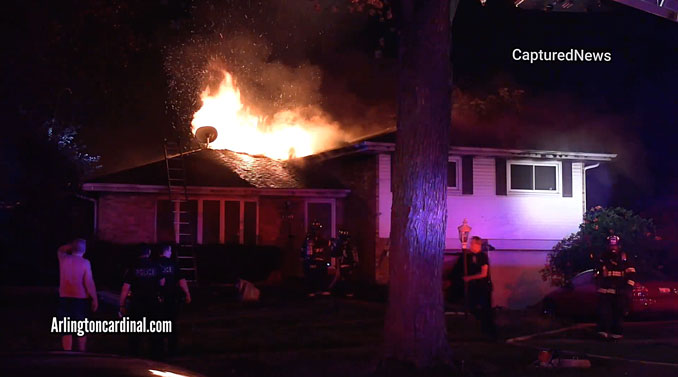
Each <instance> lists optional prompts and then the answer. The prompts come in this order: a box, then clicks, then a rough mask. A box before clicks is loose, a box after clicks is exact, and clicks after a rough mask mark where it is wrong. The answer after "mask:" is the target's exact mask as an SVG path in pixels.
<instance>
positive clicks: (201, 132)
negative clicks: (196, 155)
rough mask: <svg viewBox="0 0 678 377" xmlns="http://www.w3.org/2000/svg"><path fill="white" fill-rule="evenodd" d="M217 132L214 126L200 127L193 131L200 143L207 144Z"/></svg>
mask: <svg viewBox="0 0 678 377" xmlns="http://www.w3.org/2000/svg"><path fill="white" fill-rule="evenodd" d="M218 135H219V133H218V132H217V129H216V128H214V127H209V126H207V127H200V128H198V130H197V131H195V138H196V139H197V140H198V141H199V142H200V143H202V144H209V143H211V142H213V141H214V140H216V139H217V136H218Z"/></svg>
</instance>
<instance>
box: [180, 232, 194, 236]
mask: <svg viewBox="0 0 678 377" xmlns="http://www.w3.org/2000/svg"><path fill="white" fill-rule="evenodd" d="M192 235H193V234H191V233H179V236H192Z"/></svg>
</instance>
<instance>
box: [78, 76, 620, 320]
mask: <svg viewBox="0 0 678 377" xmlns="http://www.w3.org/2000/svg"><path fill="white" fill-rule="evenodd" d="M297 115H298V114H292V113H285V114H278V116H274V117H273V118H274V119H272V120H270V119H269V120H268V122H267V121H266V120H265V119H263V118H261V117H257V116H255V115H253V114H252V113H251V112H249V110H248V109H246V108H244V107H243V105H242V103H241V102H240V98H239V92H238V90H237V88H236V87H235V85H234V83H233V82H232V79H231V78H230V76H229V75H228V74H226V78H225V81H224V82H223V83H222V85H221V87H220V89H219V91H218V92H216V93H210V92H209V91H206V92H205V93H203V107H202V108H201V109H200V110H199V111H198V112H197V113H196V114H195V116H194V121H193V131H194V133H197V135H198V136H199V138H200V139H202V141H204V142H212V143H211V144H210V146H209V148H203V149H199V150H195V151H191V152H188V153H184V154H179V155H170V156H167V158H166V159H165V160H159V161H156V162H152V163H149V164H145V165H142V166H138V167H134V168H131V169H127V170H124V171H120V172H117V173H113V174H109V175H106V176H103V177H99V178H97V179H94V180H92V181H90V182H88V183H86V184H84V186H83V189H84V190H85V191H88V192H90V193H91V194H94V195H96V197H97V211H96V212H97V218H98V221H97V224H96V234H97V236H98V238H99V239H102V240H106V241H112V242H118V243H139V242H147V243H155V242H176V243H187V242H188V243H195V244H198V245H200V244H202V245H206V244H242V245H274V246H277V247H279V248H280V249H282V250H284V253H285V257H284V260H285V261H286V262H284V263H283V264H284V265H285V267H283V268H284V269H286V271H285V272H286V273H288V274H295V273H298V272H299V270H300V266H299V250H300V247H301V244H302V242H303V239H304V236H305V234H306V232H307V231H308V230H309V226H310V224H311V223H312V222H313V221H314V220H318V221H320V222H321V223H322V224H323V225H324V228H323V229H324V231H325V232H326V234H325V236H326V237H335V236H336V234H337V231H338V229H342V228H343V229H346V230H348V231H349V232H350V233H351V234H352V237H353V239H354V241H355V242H356V243H357V246H358V250H359V254H360V267H359V275H360V276H361V277H362V279H364V280H366V281H370V282H376V283H380V284H385V283H387V282H388V248H389V237H390V234H389V233H390V228H391V219H390V216H391V201H392V194H391V172H392V163H391V161H392V155H393V152H394V150H395V133H394V132H393V131H392V130H391V131H386V132H382V133H379V134H376V135H373V136H370V137H366V138H362V139H359V140H354V141H352V142H344V143H343V145H341V146H335V147H331V148H327V145H328V144H327V143H326V142H324V141H325V140H326V139H327V138H330V137H331V136H332V135H333V132H334V128H333V127H334V126H332V125H331V124H327V123H323V122H317V123H313V122H310V123H309V122H304V121H300V120H299V119H300V118H299V117H298V116H297ZM316 120H317V119H316ZM264 124H265V125H266V127H262V125H264ZM204 127H213V128H204ZM201 128H202V131H200V132H198V130H200V129H201ZM205 130H208V131H209V132H205ZM340 141H341V140H340ZM454 142H455V143H454V144H455V145H454V146H451V147H450V152H449V163H448V189H447V194H448V220H447V236H446V249H447V250H446V258H447V259H449V262H452V261H453V260H454V258H456V256H455V254H457V253H458V252H459V249H460V245H459V241H458V232H457V226H459V224H461V223H462V221H463V220H464V219H467V220H468V223H469V224H470V225H471V227H472V232H471V233H472V235H478V236H481V237H482V238H485V239H488V241H489V243H490V244H491V245H492V246H493V247H494V248H495V250H493V251H491V252H490V259H491V265H492V277H493V281H494V286H495V292H494V295H495V297H494V301H495V303H496V304H497V305H500V306H507V307H523V306H526V305H530V304H534V303H536V302H537V301H538V300H539V299H540V298H541V297H542V296H543V295H544V294H545V293H546V292H547V291H548V290H549V286H548V285H547V283H544V282H542V280H541V276H540V274H539V270H540V269H541V268H542V267H543V266H544V264H545V263H546V258H547V253H548V251H549V250H550V249H551V248H552V247H553V246H554V245H555V244H556V243H557V242H558V241H559V240H561V239H562V238H563V237H565V236H568V235H569V234H571V233H573V232H576V231H577V229H578V226H579V224H580V222H581V220H582V215H583V213H584V211H585V210H586V208H587V205H586V172H587V171H588V170H590V169H592V168H594V167H596V166H598V164H600V163H601V162H605V161H611V160H612V159H614V158H615V157H616V155H614V154H607V153H582V152H571V151H553V150H536V149H506V148H489V147H488V146H487V145H475V144H474V143H466V142H465V141H464V139H463V138H462V137H460V135H458V134H456V135H455V139H454ZM474 142H477V138H476V139H474ZM480 142H481V143H482V140H480ZM319 145H324V146H325V149H326V150H325V151H322V149H321V148H319ZM517 147H519V146H516V148H517ZM288 157H294V158H288ZM178 160H181V161H183V164H182V166H183V167H182V169H184V170H185V172H184V174H185V176H184V177H183V178H182V187H183V188H182V189H181V190H180V193H181V195H182V198H181V199H178V200H177V199H173V195H176V192H173V188H172V183H171V181H172V178H171V174H170V173H169V170H170V169H171V164H172V161H178ZM168 180H169V185H168ZM181 213H185V215H183V216H184V217H182V215H181ZM182 224H183V225H182ZM182 226H183V227H184V228H186V229H187V230H185V231H184V230H182V229H183V228H182ZM182 235H184V236H187V237H190V238H191V239H190V240H182V239H181V237H182Z"/></svg>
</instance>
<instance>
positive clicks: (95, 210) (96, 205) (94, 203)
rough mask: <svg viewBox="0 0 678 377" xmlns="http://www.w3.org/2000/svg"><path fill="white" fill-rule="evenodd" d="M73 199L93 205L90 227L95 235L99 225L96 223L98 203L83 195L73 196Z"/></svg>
mask: <svg viewBox="0 0 678 377" xmlns="http://www.w3.org/2000/svg"><path fill="white" fill-rule="evenodd" d="M75 197H76V198H79V199H82V200H86V201H88V202H91V203H92V204H93V205H94V210H93V212H94V216H93V217H94V219H93V222H92V225H93V226H94V234H95V235H96V234H97V231H98V228H99V226H98V225H99V224H98V223H97V221H98V218H97V213H98V212H99V205H98V204H99V202H98V201H97V200H96V199H94V198H90V197H89V196H85V195H80V194H75Z"/></svg>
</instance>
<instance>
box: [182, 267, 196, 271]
mask: <svg viewBox="0 0 678 377" xmlns="http://www.w3.org/2000/svg"><path fill="white" fill-rule="evenodd" d="M180 270H181V271H195V268H193V267H181V268H180Z"/></svg>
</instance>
